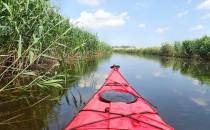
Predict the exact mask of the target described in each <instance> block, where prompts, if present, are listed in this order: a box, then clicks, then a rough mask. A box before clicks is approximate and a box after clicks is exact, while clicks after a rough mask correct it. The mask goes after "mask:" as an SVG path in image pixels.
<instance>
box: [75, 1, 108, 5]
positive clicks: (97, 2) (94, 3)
mask: <svg viewBox="0 0 210 130" xmlns="http://www.w3.org/2000/svg"><path fill="white" fill-rule="evenodd" d="M77 1H78V2H79V3H81V4H86V5H100V4H101V3H103V2H104V0H77Z"/></svg>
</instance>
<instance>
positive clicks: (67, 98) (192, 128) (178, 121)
mask: <svg viewBox="0 0 210 130" xmlns="http://www.w3.org/2000/svg"><path fill="white" fill-rule="evenodd" d="M112 64H119V65H120V66H121V72H122V73H123V75H124V76H125V77H126V79H127V80H128V81H129V83H131V84H132V86H133V87H134V88H135V89H136V90H137V91H138V92H139V93H140V94H141V95H142V96H143V97H145V98H146V99H147V100H149V101H150V102H151V103H152V104H153V105H154V106H156V107H157V110H158V112H159V113H160V115H161V117H163V118H164V119H165V120H166V121H167V122H168V123H169V124H171V125H172V126H173V127H174V128H175V129H177V130H208V129H209V128H210V124H209V121H210V84H209V83H210V73H209V72H210V71H209V70H210V64H208V63H206V62H201V61H200V62H198V61H193V60H182V59H171V58H160V57H151V56H129V55H121V54H114V55H112V57H108V58H107V59H106V60H105V61H104V62H99V61H98V60H93V61H90V62H82V63H81V64H80V69H75V70H74V71H73V72H71V74H72V75H75V74H78V73H80V70H81V71H82V73H80V74H81V75H82V76H81V77H80V78H79V80H76V81H74V82H73V83H71V84H70V86H71V87H69V89H68V90H65V91H62V92H53V93H54V95H57V96H53V97H51V98H49V99H48V100H45V101H44V102H41V103H39V104H37V105H36V106H35V107H33V108H31V109H28V110H24V111H20V112H18V113H15V114H14V115H12V114H11V113H12V112H14V111H15V110H19V109H21V108H25V107H26V106H29V104H30V105H31V104H33V103H36V101H37V100H34V101H33V100H29V99H28V98H27V99H26V98H24V97H22V99H16V100H19V101H15V102H12V103H10V102H8V103H7V102H6V101H7V100H6V98H5V99H4V98H0V112H1V113H0V114H1V115H0V116H1V118H0V119H1V122H2V121H4V120H5V119H7V120H9V119H10V118H12V117H14V116H16V115H18V114H20V115H19V116H20V117H17V118H16V119H11V120H9V121H13V122H14V121H23V122H18V123H17V122H16V123H14V124H10V125H8V124H7V125H5V124H4V125H2V124H0V129H21V130H24V129H32V130H33V129H34V130H39V129H46V130H48V129H50V130H60V129H63V128H64V127H65V125H66V124H67V123H68V122H69V121H70V120H72V118H73V117H74V116H75V115H76V114H77V113H78V111H79V110H80V109H81V108H82V107H83V106H84V105H85V103H86V102H87V101H88V100H89V99H90V98H91V96H92V95H93V94H94V93H95V92H96V91H97V89H98V88H99V87H100V86H101V84H102V83H103V82H104V80H105V78H106V76H107V74H108V72H109V70H110V69H109V66H110V65H112ZM58 95H63V96H62V98H60V96H58ZM34 97H35V96H33V98H34ZM3 99H4V100H3ZM7 113H9V114H11V115H10V116H8V117H4V118H3V116H2V115H3V114H7ZM21 114H24V115H21ZM3 119H4V120H3ZM29 119H30V120H29Z"/></svg>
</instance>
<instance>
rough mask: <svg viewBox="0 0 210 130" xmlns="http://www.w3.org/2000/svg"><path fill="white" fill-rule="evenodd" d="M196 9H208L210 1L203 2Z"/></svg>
mask: <svg viewBox="0 0 210 130" xmlns="http://www.w3.org/2000/svg"><path fill="white" fill-rule="evenodd" d="M197 9H210V0H205V1H203V2H202V3H200V4H199V5H198V6H197Z"/></svg>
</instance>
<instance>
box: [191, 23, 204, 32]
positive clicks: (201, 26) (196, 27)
mask: <svg viewBox="0 0 210 130" xmlns="http://www.w3.org/2000/svg"><path fill="white" fill-rule="evenodd" d="M202 29H203V25H202V24H198V25H195V26H194V27H191V28H190V30H191V31H200V30H202Z"/></svg>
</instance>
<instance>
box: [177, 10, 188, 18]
mask: <svg viewBox="0 0 210 130" xmlns="http://www.w3.org/2000/svg"><path fill="white" fill-rule="evenodd" d="M188 14H189V10H185V11H183V12H179V13H177V17H179V18H182V17H184V16H186V15H188Z"/></svg>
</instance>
